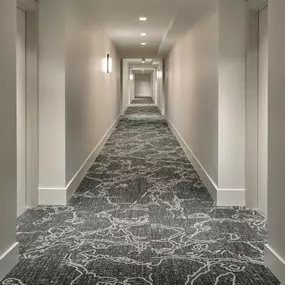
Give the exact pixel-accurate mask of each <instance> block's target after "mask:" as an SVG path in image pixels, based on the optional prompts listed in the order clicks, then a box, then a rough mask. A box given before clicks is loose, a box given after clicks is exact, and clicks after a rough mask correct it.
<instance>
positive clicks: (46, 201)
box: [39, 114, 121, 206]
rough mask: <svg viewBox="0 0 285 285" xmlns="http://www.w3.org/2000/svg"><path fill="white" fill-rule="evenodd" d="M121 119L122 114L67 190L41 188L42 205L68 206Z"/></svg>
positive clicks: (40, 202) (68, 185)
mask: <svg viewBox="0 0 285 285" xmlns="http://www.w3.org/2000/svg"><path fill="white" fill-rule="evenodd" d="M120 119H121V114H120V116H119V117H118V118H117V119H116V120H115V122H114V123H113V124H112V126H111V127H110V128H109V129H108V131H107V132H106V133H105V135H104V136H103V138H102V139H101V141H100V142H99V143H98V144H97V145H96V147H95V148H94V149H93V151H92V152H91V154H90V155H89V156H88V157H87V159H86V160H85V161H84V163H83V164H82V165H81V167H80V168H79V170H78V171H77V173H76V174H75V175H74V176H73V178H72V179H71V180H70V181H69V183H68V184H67V186H66V187H65V188H39V204H40V205H57V206H59V205H63V206H65V205H67V203H68V201H69V200H70V198H71V197H72V195H73V193H74V192H75V190H76V189H77V188H78V186H79V185H80V183H81V181H82V180H83V179H84V177H85V175H86V174H87V172H88V170H89V169H90V167H91V166H92V164H93V162H94V160H95V159H96V157H97V156H98V155H99V153H100V152H101V150H102V149H103V147H104V145H105V143H106V142H107V140H108V139H109V137H110V135H111V134H112V132H113V130H114V129H115V128H116V126H117V124H118V122H119V121H120Z"/></svg>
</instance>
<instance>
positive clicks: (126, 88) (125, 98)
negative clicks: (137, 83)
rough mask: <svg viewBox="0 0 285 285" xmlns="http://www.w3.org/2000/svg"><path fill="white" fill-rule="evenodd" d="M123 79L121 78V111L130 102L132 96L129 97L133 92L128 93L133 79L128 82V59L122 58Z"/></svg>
mask: <svg viewBox="0 0 285 285" xmlns="http://www.w3.org/2000/svg"><path fill="white" fill-rule="evenodd" d="M122 76H123V79H122V83H123V86H122V111H124V110H125V109H126V108H127V106H128V105H129V104H130V101H131V99H132V98H130V97H131V96H130V95H132V96H133V94H130V90H131V85H132V84H133V81H134V80H132V82H130V81H131V80H130V79H129V78H130V70H129V64H128V60H127V59H124V60H123V74H122Z"/></svg>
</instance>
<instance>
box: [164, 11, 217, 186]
mask: <svg viewBox="0 0 285 285" xmlns="http://www.w3.org/2000/svg"><path fill="white" fill-rule="evenodd" d="M218 44H219V42H218V11H217V10H213V11H211V12H210V13H209V14H207V15H206V16H205V17H204V18H203V19H201V20H200V21H199V22H198V23H197V24H196V26H194V27H193V28H192V29H191V30H190V31H189V33H188V34H187V35H186V36H185V37H184V38H183V39H182V40H180V41H179V42H178V44H177V45H176V46H175V47H174V49H173V50H172V51H171V53H170V55H169V57H168V58H167V59H166V74H165V76H166V90H167V93H166V115H167V117H168V118H169V120H170V121H171V122H172V124H173V125H174V126H175V127H176V129H177V130H178V132H179V133H180V134H181V136H182V137H183V139H184V141H185V142H186V144H187V145H188V147H189V148H190V149H191V151H192V152H193V154H194V155H195V156H196V158H197V159H198V160H199V161H200V163H201V164H202V165H203V167H204V169H205V170H206V172H207V173H208V175H209V176H210V177H211V179H212V180H213V181H214V183H216V184H218V95H219V94H218V62H217V58H218Z"/></svg>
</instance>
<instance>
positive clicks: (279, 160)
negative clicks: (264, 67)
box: [265, 0, 285, 284]
mask: <svg viewBox="0 0 285 285" xmlns="http://www.w3.org/2000/svg"><path fill="white" fill-rule="evenodd" d="M284 11H285V1H283V0H276V1H270V2H269V19H268V21H269V29H268V35H269V59H268V62H269V69H268V74H269V79H268V80H269V83H268V248H267V250H266V254H265V263H266V265H267V266H268V267H269V268H270V269H271V271H272V272H273V273H274V274H275V275H276V276H277V278H279V279H280V282H281V283H283V284H285V244H284V240H285V219H284V202H285V190H284V173H285V170H284V161H285V152H284V145H285V128H284V122H285V96H284V89H285V56H284V50H285V37H284V25H285V19H284Z"/></svg>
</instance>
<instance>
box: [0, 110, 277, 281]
mask: <svg viewBox="0 0 285 285" xmlns="http://www.w3.org/2000/svg"><path fill="white" fill-rule="evenodd" d="M17 236H18V240H19V242H20V252H21V260H20V262H19V264H18V265H17V266H16V267H15V268H14V269H13V270H12V271H11V272H10V274H9V275H8V277H6V279H4V280H3V282H2V284H3V285H4V284H5V285H8V284H10V285H12V284H15V285H16V284H18V285H20V284H22V285H23V284H24V285H39V284H42V285H43V284H68V285H69V284H72V285H79V284H80V285H82V284H101V285H103V284H105V285H119V284H122V285H123V284H124V285H127V284H129V285H135V284H136V285H139V284H145V285H146V284H155V285H159V284H161V285H168V284H169V285H174V284H179V285H180V284H193V285H196V284H197V285H198V284H201V285H207V284H209V285H210V284H217V285H224V284H239V285H250V284H254V285H255V284H256V285H263V284H264V285H265V284H276V285H277V284H278V285H279V284H280V283H279V282H278V281H277V280H276V278H275V277H274V276H273V275H272V273H271V272H270V271H269V270H268V269H266V268H265V267H264V265H263V259H264V255H263V250H264V244H265V242H266V239H267V226H266V222H265V220H264V218H263V217H262V216H260V215H259V214H258V213H257V212H256V211H253V210H247V209H244V208H239V207H227V208H226V207H221V208H219V207H215V206H214V202H213V200H212V198H211V196H210V194H209V193H208V191H207V190H206V188H205V187H204V186H203V183H202V182H201V180H200V179H199V177H198V175H197V173H196V171H195V170H194V169H193V166H192V165H191V163H190V162H189V160H188V159H187V157H186V156H185V154H184V152H183V150H182V148H181V147H180V145H179V143H178V141H177V140H176V138H175V137H174V135H173V134H172V132H171V130H170V129H169V128H168V126H167V123H166V121H165V120H164V118H163V117H162V116H161V115H160V114H159V111H158V108H157V107H155V106H132V107H129V108H128V109H127V111H126V113H125V114H124V115H123V116H122V118H121V120H120V122H119V124H118V125H117V127H116V130H115V131H114V132H113V134H112V135H111V137H110V138H109V140H108V141H107V143H106V145H105V147H104V149H103V151H102V152H101V153H100V155H99V156H98V157H97V159H96V161H95V162H94V164H93V165H92V167H91V169H90V170H89V172H88V174H87V175H86V177H85V179H84V180H83V181H82V183H81V185H80V186H79V188H78V189H77V191H76V193H75V195H74V196H73V197H72V199H71V200H70V202H69V204H68V206H66V207H57V206H38V207H36V208H34V209H30V210H27V211H26V212H25V213H24V215H22V216H21V217H20V218H19V219H18V228H17Z"/></svg>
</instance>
